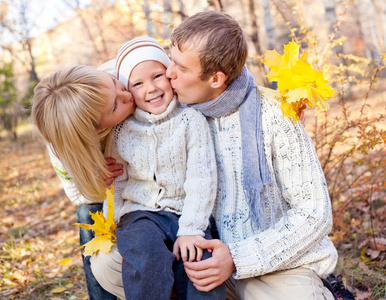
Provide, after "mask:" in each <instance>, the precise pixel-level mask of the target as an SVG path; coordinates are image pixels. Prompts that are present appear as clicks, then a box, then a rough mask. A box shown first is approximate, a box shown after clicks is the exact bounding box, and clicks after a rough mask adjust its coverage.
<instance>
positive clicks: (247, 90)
mask: <svg viewBox="0 0 386 300" xmlns="http://www.w3.org/2000/svg"><path fill="white" fill-rule="evenodd" d="M192 107H193V108H195V109H197V110H199V111H200V112H202V113H203V114H204V116H206V117H211V118H218V117H221V116H224V115H227V114H228V113H229V112H230V111H232V110H234V109H236V108H238V107H239V110H240V128H241V149H242V164H243V190H244V195H245V199H246V200H247V202H248V205H249V214H250V217H251V218H252V221H253V222H254V223H256V225H257V227H258V228H262V229H265V228H267V227H270V226H274V225H275V214H276V210H277V209H278V208H280V209H281V211H283V207H281V205H280V204H281V203H280V202H279V203H278V202H277V201H276V203H275V202H274V201H272V200H273V199H272V198H271V197H269V198H268V200H267V199H264V195H265V194H264V191H267V194H268V195H269V196H270V195H271V194H274V193H275V192H276V193H279V191H278V188H277V186H276V182H275V181H273V179H272V177H271V174H270V172H269V169H268V163H267V159H266V157H265V155H264V143H263V132H262V129H261V127H262V122H261V119H262V114H261V101H260V93H259V91H258V88H257V86H256V84H255V83H254V78H253V75H252V74H251V73H250V72H249V71H248V70H247V68H246V67H244V69H243V71H242V73H241V74H240V76H238V77H237V78H236V80H235V81H233V82H232V83H231V85H230V86H228V88H227V89H226V92H225V93H222V94H221V95H220V96H219V97H217V98H216V99H214V100H212V101H209V102H205V103H199V104H195V105H192ZM275 204H276V205H275ZM277 204H278V206H277ZM264 206H269V207H268V208H269V211H270V212H271V215H270V216H269V218H267V217H266V214H265V211H266V210H265V207H264Z"/></svg>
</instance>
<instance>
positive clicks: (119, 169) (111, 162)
mask: <svg viewBox="0 0 386 300" xmlns="http://www.w3.org/2000/svg"><path fill="white" fill-rule="evenodd" d="M106 164H107V170H109V172H110V173H111V177H109V178H105V179H104V180H103V181H104V183H105V185H106V186H110V185H111V184H112V183H113V182H114V180H115V178H116V177H118V176H120V175H122V173H123V166H122V164H116V163H115V159H114V158H112V157H106Z"/></svg>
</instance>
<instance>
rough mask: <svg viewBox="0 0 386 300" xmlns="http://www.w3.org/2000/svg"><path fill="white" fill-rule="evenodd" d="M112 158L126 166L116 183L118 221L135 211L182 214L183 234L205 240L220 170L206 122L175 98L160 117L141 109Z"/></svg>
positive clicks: (122, 130)
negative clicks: (199, 236) (202, 237)
mask: <svg viewBox="0 0 386 300" xmlns="http://www.w3.org/2000/svg"><path fill="white" fill-rule="evenodd" d="M109 152H110V153H109V155H108V156H110V154H111V156H112V157H115V158H118V161H117V162H121V163H123V165H124V174H123V175H122V176H120V177H117V178H116V180H115V181H114V202H115V203H114V204H115V209H114V210H115V217H116V221H117V222H119V219H120V218H121V217H122V216H123V215H124V214H127V213H129V212H131V211H135V210H147V211H161V210H166V211H171V212H174V213H177V214H180V215H181V217H180V220H179V230H178V233H177V235H178V236H180V235H202V236H204V231H205V230H206V228H207V227H208V224H209V216H210V214H211V213H212V210H213V205H214V201H215V198H216V191H217V185H216V183H217V166H216V160H215V154H214V147H213V143H212V138H211V136H210V130H209V126H208V123H207V122H206V119H205V117H204V116H203V115H202V114H201V113H200V112H198V111H196V110H194V109H192V108H181V107H180V106H179V105H178V101H177V100H176V99H175V98H173V100H172V102H171V103H170V104H169V106H168V108H167V110H166V111H165V112H164V113H162V114H160V115H154V114H150V113H148V112H145V111H143V110H141V109H140V108H137V109H136V111H135V112H134V114H133V115H132V116H130V117H129V118H128V119H126V121H124V122H123V123H122V124H121V125H119V126H118V127H117V128H116V130H115V135H114V138H113V139H112V141H111V149H110V150H109Z"/></svg>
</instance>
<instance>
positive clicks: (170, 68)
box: [166, 62, 176, 79]
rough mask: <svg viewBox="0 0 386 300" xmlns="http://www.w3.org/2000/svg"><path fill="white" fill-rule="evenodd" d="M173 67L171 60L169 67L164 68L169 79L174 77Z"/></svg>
mask: <svg viewBox="0 0 386 300" xmlns="http://www.w3.org/2000/svg"><path fill="white" fill-rule="evenodd" d="M174 68H175V63H174V62H172V63H171V64H170V65H169V67H168V68H167V69H166V77H167V78H170V79H175V78H176V75H175V74H176V73H175V72H174Z"/></svg>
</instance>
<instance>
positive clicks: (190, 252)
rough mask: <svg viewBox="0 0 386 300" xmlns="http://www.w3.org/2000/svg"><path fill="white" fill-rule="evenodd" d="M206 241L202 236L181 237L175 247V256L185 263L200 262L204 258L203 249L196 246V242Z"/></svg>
mask: <svg viewBox="0 0 386 300" xmlns="http://www.w3.org/2000/svg"><path fill="white" fill-rule="evenodd" d="M201 240H205V239H204V238H203V237H202V236H200V235H183V236H179V237H178V238H177V240H176V242H175V243H174V246H173V254H174V255H175V256H176V258H177V260H180V252H181V258H182V261H183V262H186V261H194V260H195V259H196V260H197V261H200V260H201V258H202V249H201V248H197V247H195V246H194V243H195V242H196V241H201Z"/></svg>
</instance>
